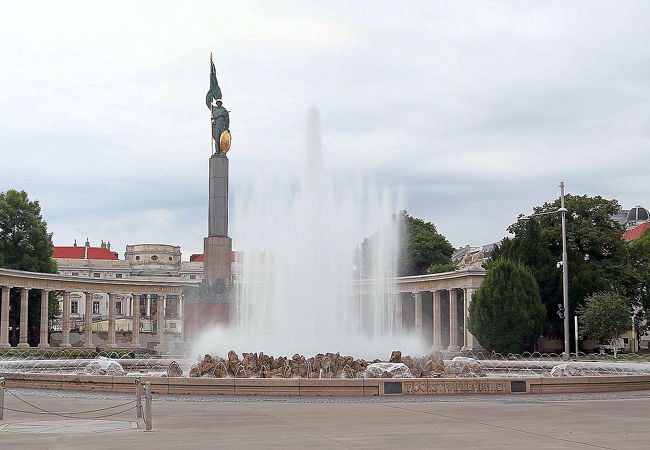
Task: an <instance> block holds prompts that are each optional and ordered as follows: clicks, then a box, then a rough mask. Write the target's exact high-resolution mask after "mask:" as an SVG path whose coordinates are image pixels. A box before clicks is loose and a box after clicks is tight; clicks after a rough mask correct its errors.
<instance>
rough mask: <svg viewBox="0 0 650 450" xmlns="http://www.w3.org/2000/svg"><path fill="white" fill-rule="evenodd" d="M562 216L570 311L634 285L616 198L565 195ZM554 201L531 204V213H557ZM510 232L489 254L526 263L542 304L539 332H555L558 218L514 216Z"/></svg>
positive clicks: (558, 293)
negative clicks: (616, 216)
mask: <svg viewBox="0 0 650 450" xmlns="http://www.w3.org/2000/svg"><path fill="white" fill-rule="evenodd" d="M565 203H566V208H567V209H568V211H569V212H568V214H567V218H566V220H567V254H568V261H569V300H570V306H569V307H570V309H573V310H575V307H576V306H577V305H580V304H582V302H583V301H584V299H585V297H587V296H588V295H590V294H592V293H594V292H598V291H602V290H610V289H614V288H618V289H621V290H623V291H624V292H625V293H626V294H629V293H631V291H632V290H633V289H634V286H635V283H634V277H633V274H632V273H631V272H630V268H629V263H628V250H627V247H626V245H625V242H624V241H623V240H622V239H621V237H622V235H623V232H624V230H623V227H622V226H621V225H620V224H619V223H618V222H616V221H615V220H613V219H612V216H613V215H614V214H616V213H617V212H618V211H619V210H620V205H619V204H618V202H617V201H616V200H607V199H604V198H602V197H599V196H596V197H589V196H586V195H582V196H576V195H567V196H566V197H565ZM559 207H560V200H559V199H558V200H556V201H554V202H551V203H545V204H544V205H542V206H538V207H535V208H534V213H535V214H539V213H544V212H551V211H557V209H558V208H559ZM508 232H510V233H511V234H513V235H514V236H513V237H511V238H506V239H504V240H503V241H502V242H501V244H500V245H499V246H498V247H497V248H496V249H495V250H494V252H493V258H494V259H498V258H507V259H511V260H513V261H518V262H520V263H522V264H524V265H525V266H526V267H528V268H529V269H530V270H531V272H532V273H533V275H534V277H535V279H536V280H537V283H538V286H539V292H540V295H541V298H542V302H543V303H544V304H545V306H546V310H547V320H546V324H545V332H546V334H548V335H556V334H561V332H562V331H561V330H562V322H561V319H560V318H559V317H558V316H557V305H558V304H560V303H562V269H561V268H560V267H558V266H557V263H558V262H559V261H560V260H561V259H562V238H561V217H560V215H559V214H548V215H543V216H536V217H532V218H530V219H529V220H521V218H520V220H518V221H517V222H516V223H514V224H512V225H511V226H510V227H509V228H508Z"/></svg>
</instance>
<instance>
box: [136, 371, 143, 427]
mask: <svg viewBox="0 0 650 450" xmlns="http://www.w3.org/2000/svg"><path fill="white" fill-rule="evenodd" d="M135 417H136V418H137V419H140V418H142V385H141V384H140V378H136V379H135Z"/></svg>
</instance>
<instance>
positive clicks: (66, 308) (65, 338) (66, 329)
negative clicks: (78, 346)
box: [61, 291, 72, 347]
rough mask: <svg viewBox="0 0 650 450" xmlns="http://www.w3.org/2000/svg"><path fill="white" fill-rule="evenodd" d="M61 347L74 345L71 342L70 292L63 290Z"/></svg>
mask: <svg viewBox="0 0 650 450" xmlns="http://www.w3.org/2000/svg"><path fill="white" fill-rule="evenodd" d="M61 336H62V337H61V347H72V345H71V344H70V292H68V291H63V329H62V330H61Z"/></svg>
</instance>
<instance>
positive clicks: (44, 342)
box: [38, 289, 50, 348]
mask: <svg viewBox="0 0 650 450" xmlns="http://www.w3.org/2000/svg"><path fill="white" fill-rule="evenodd" d="M49 301H50V291H49V290H47V289H42V290H41V329H40V339H39V342H38V346H39V347H40V348H47V347H49V346H50V343H49V342H48V334H49V333H48V331H49V326H48V325H49V317H48V316H49V312H50V307H49Z"/></svg>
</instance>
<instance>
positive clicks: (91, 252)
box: [52, 247, 119, 260]
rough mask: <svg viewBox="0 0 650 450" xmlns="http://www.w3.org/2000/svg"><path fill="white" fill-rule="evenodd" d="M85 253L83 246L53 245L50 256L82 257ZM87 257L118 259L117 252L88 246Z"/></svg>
mask: <svg viewBox="0 0 650 450" xmlns="http://www.w3.org/2000/svg"><path fill="white" fill-rule="evenodd" d="M84 254H85V247H54V254H53V255H52V258H69V259H83V257H84ZM88 259H112V260H118V259H119V258H118V257H117V253H115V252H112V251H110V250H109V249H107V248H101V247H89V248H88Z"/></svg>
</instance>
